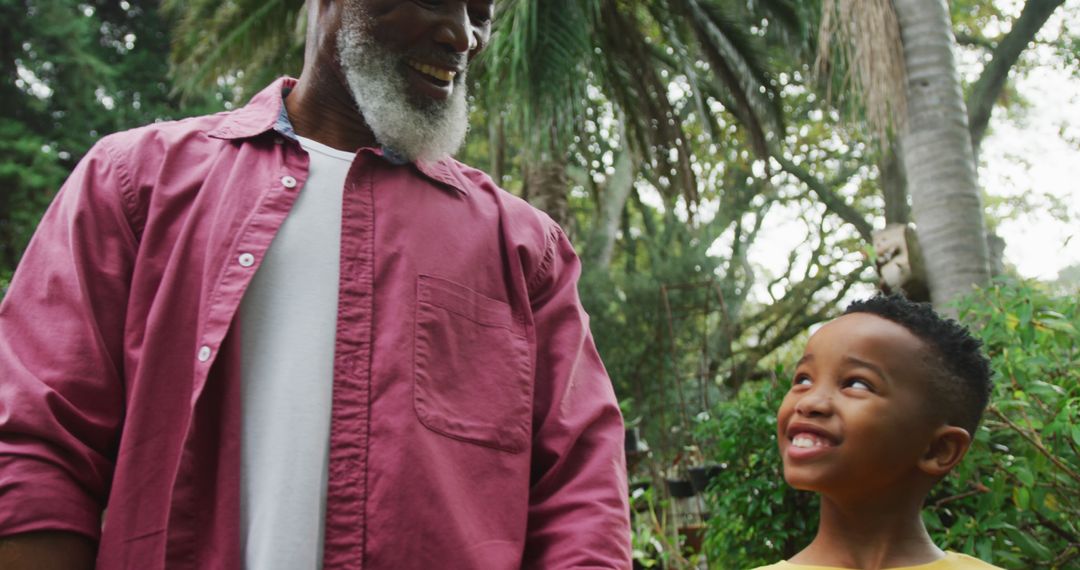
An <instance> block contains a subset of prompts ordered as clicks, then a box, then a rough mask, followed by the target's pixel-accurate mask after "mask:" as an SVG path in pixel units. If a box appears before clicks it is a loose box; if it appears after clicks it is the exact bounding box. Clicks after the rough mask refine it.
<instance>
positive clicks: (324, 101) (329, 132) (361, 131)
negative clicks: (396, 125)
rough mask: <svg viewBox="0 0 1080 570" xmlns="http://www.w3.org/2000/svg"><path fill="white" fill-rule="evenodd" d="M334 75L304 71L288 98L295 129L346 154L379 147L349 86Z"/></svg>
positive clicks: (303, 135) (287, 104)
mask: <svg viewBox="0 0 1080 570" xmlns="http://www.w3.org/2000/svg"><path fill="white" fill-rule="evenodd" d="M331 75H332V74H329V73H311V72H309V70H308V69H305V70H304V73H303V74H302V75H301V76H300V79H299V81H297V83H296V87H294V88H293V90H292V91H291V92H290V93H289V95H288V96H287V97H286V98H285V108H286V110H287V111H288V113H289V122H290V123H292V127H293V130H294V131H295V132H296V134H298V135H300V136H302V137H304V138H308V139H311V140H313V141H316V142H319V143H322V144H324V145H326V146H329V147H331V148H336V149H338V150H343V151H346V152H356V151H357V150H358V149H360V148H363V147H372V146H377V144H378V143H377V142H376V140H375V135H374V134H372V132H371V128H370V127H368V125H367V122H365V121H364V117H363V116H362V115H361V114H360V111H359V110H357V108H356V103H355V101H354V100H353V98H352V94H351V93H350V91H349V89H348V87H346V86H345V84H344V83H343V81H340V80H339V79H340V78H336V77H331Z"/></svg>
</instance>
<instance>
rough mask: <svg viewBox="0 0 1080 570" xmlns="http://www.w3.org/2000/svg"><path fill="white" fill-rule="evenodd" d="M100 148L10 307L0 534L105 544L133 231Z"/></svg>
mask: <svg viewBox="0 0 1080 570" xmlns="http://www.w3.org/2000/svg"><path fill="white" fill-rule="evenodd" d="M125 179H126V178H125V176H124V171H123V169H122V168H121V163H119V162H118V161H117V160H115V159H114V157H113V156H112V153H111V152H110V151H109V149H108V146H107V144H106V142H104V141H103V142H100V143H98V145H96V146H95V147H94V148H93V149H91V151H90V152H89V153H88V154H87V155H86V157H85V158H84V159H83V160H82V161H81V162H80V163H79V165H78V166H77V167H76V168H75V170H74V172H73V173H72V174H71V176H70V177H69V178H68V180H67V182H66V183H65V184H64V186H63V187H62V188H61V190H60V192H59V193H58V194H57V197H56V199H55V200H54V202H53V204H52V205H51V206H50V208H49V210H48V211H47V212H46V214H45V217H44V218H43V219H42V221H41V224H40V225H39V226H38V229H37V231H36V233H35V234H34V237H33V239H32V240H31V242H30V245H29V247H28V248H27V250H26V252H25V254H24V257H23V259H22V262H21V263H20V265H19V268H18V270H17V271H16V272H15V276H14V278H13V279H12V282H11V287H10V288H9V290H8V292H7V294H6V296H5V298H4V300H3V302H2V304H0V536H7V535H12V534H18V533H23V532H30V531H40V530H54V531H68V532H75V533H79V534H82V535H85V536H88V537H90V538H92V539H97V538H98V537H99V534H100V529H101V513H102V509H103V505H104V503H105V499H106V497H107V494H108V489H109V485H110V482H111V477H112V471H113V465H114V461H115V454H116V446H117V439H118V433H119V428H120V425H121V422H122V418H123V413H124V388H123V383H122V366H123V364H122V362H123V330H124V317H125V308H126V306H127V299H128V292H129V287H130V274H131V270H132V266H133V260H134V256H135V250H136V243H137V242H136V238H135V233H134V231H133V230H132V229H131V226H130V224H129V223H128V219H130V218H129V217H128V216H127V215H126V214H125V207H124V205H125V203H124V200H123V195H124V194H123V191H122V188H121V183H122V182H123V181H124V180H125Z"/></svg>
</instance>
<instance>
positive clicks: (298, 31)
mask: <svg viewBox="0 0 1080 570" xmlns="http://www.w3.org/2000/svg"><path fill="white" fill-rule="evenodd" d="M303 6H304V1H303V0H227V1H225V2H220V1H214V0H164V1H163V3H162V7H163V9H165V10H166V11H167V13H169V14H173V15H175V16H177V17H178V18H179V21H178V22H177V25H176V29H175V33H174V42H173V51H172V62H173V75H174V77H175V80H176V84H177V90H178V91H179V92H180V93H181V94H190V93H194V92H196V91H199V90H200V89H202V88H204V87H206V86H207V85H210V84H212V83H214V82H215V81H217V79H218V78H219V77H223V76H227V75H233V76H239V78H240V82H241V84H242V86H245V87H249V90H250V88H251V87H257V86H258V85H261V83H262V82H263V81H265V79H266V77H267V76H275V75H281V74H285V73H296V72H298V71H299V63H298V62H299V61H301V57H302V56H301V54H302V49H303V40H304V37H303V25H302V23H303V22H302V18H303V16H304V14H305V10H303ZM256 81H258V83H256Z"/></svg>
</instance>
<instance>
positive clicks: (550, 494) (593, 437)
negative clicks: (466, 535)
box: [524, 227, 630, 570]
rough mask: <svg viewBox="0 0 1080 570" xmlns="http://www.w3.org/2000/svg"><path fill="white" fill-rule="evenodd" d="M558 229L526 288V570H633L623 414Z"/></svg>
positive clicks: (573, 258) (574, 262)
mask: <svg viewBox="0 0 1080 570" xmlns="http://www.w3.org/2000/svg"><path fill="white" fill-rule="evenodd" d="M579 274H580V263H579V261H578V258H577V255H576V254H575V253H574V250H573V247H572V246H571V245H570V242H569V241H568V240H567V239H566V236H565V235H564V234H563V232H562V231H561V230H559V229H558V228H557V227H556V228H554V229H553V231H552V233H551V237H550V239H549V249H548V255H547V257H546V258H545V260H544V264H543V266H542V268H541V271H540V272H539V273H538V276H537V277H536V278H534V279H533V281H534V282H533V283H530V294H531V296H532V305H533V316H534V323H535V327H536V344H537V371H536V391H535V393H536V396H535V398H536V401H535V406H534V410H535V417H534V430H533V433H534V435H533V473H532V485H531V488H530V493H529V522H528V533H527V537H526V550H525V558H524V567H525V568H538V569H540V568H542V569H545V570H553V569H557V568H619V569H623V568H627V569H628V568H630V521H629V514H630V509H629V506H628V504H627V502H628V498H627V497H628V493H627V483H626V463H625V458H624V451H623V438H624V436H625V432H624V429H623V423H622V416H621V415H620V413H619V406H618V402H617V401H616V399H615V393H614V391H613V389H612V386H611V381H610V380H609V379H608V376H607V372H606V371H605V370H604V366H603V364H602V363H601V362H600V357H599V355H598V354H597V352H596V347H595V346H594V344H593V341H592V336H591V334H590V333H589V326H588V316H587V315H586V314H585V311H584V310H583V309H582V308H581V302H580V300H579V298H578V293H577V279H578V275H579Z"/></svg>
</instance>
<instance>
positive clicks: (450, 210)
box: [0, 79, 630, 570]
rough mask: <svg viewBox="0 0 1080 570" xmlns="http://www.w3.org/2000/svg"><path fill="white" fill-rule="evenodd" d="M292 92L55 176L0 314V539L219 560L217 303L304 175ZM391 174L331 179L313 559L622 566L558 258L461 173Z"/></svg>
mask: <svg viewBox="0 0 1080 570" xmlns="http://www.w3.org/2000/svg"><path fill="white" fill-rule="evenodd" d="M294 83H295V82H294V81H293V80H291V79H284V80H281V81H278V82H276V83H275V84H273V85H271V86H270V87H268V88H266V89H265V90H263V91H262V92H261V93H259V94H258V95H256V96H255V98H254V99H253V100H252V101H251V103H250V104H249V105H248V106H246V107H244V108H242V109H240V110H237V111H235V112H230V113H222V114H218V115H213V116H208V117H198V118H193V119H188V120H185V121H179V122H173V123H162V124H157V125H152V126H148V127H144V128H140V129H135V130H132V131H127V132H124V133H119V134H115V135H111V136H109V137H106V138H105V139H103V140H102V141H100V142H99V143H98V144H97V145H96V146H95V147H94V148H93V149H92V150H91V151H90V152H89V153H88V154H87V156H86V157H85V158H84V159H83V161H82V162H81V163H80V164H79V166H78V167H77V168H76V169H75V171H74V172H73V173H72V175H71V177H70V178H69V179H68V181H67V182H66V183H65V185H64V187H63V188H62V190H61V191H60V193H59V195H58V196H57V198H56V201H55V202H54V204H53V205H52V207H51V208H50V209H49V211H48V213H47V214H46V216H45V218H44V219H43V220H42V223H41V225H40V227H39V228H38V231H37V234H36V235H35V237H34V239H33V240H32V242H31V244H30V247H29V248H28V249H27V251H26V254H25V257H24V258H23V261H22V264H21V265H20V267H19V270H18V271H17V272H16V275H15V277H14V279H13V281H12V283H11V288H10V290H9V291H8V294H7V297H6V298H5V299H4V302H3V304H2V305H0V536H3V535H10V534H16V533H22V532H28V531H35V530H47V529H51V530H68V531H73V532H76V533H80V534H84V535H86V536H89V537H93V538H99V539H100V552H99V554H98V568H104V569H110V570H111V569H119V568H129V569H137V570H154V569H159V568H165V567H168V568H170V569H173V568H185V569H187V568H190V569H198V570H207V569H231V568H240V567H241V566H242V561H241V551H240V539H239V526H240V525H239V486H240V440H241V434H240V425H241V421H240V413H241V408H242V402H241V401H240V393H241V391H240V372H239V362H240V343H239V338H238V335H239V334H240V331H239V330H237V329H238V327H237V326H236V320H237V308H238V306H239V304H240V299H241V297H242V296H243V294H244V290H245V288H246V287H247V285H248V283H249V282H250V280H251V277H252V275H253V274H254V272H255V271H256V270H257V269H258V266H259V262H260V261H261V260H262V257H263V254H264V253H265V252H266V250H267V247H268V246H269V244H270V241H271V240H272V239H273V237H274V234H275V232H277V230H278V228H279V227H280V225H281V223H282V221H283V220H284V219H285V217H286V216H287V215H288V213H289V209H290V208H291V206H292V204H293V202H294V201H295V199H296V197H297V195H298V192H300V191H302V189H303V187H304V181H305V179H306V177H307V168H308V157H307V154H306V153H305V152H304V151H303V150H302V149H301V148H300V146H299V144H298V143H297V142H296V141H295V140H294V139H292V138H291V137H290V136H289V135H288V133H289V132H291V130H290V128H289V127H288V124H287V121H284V122H282V121H279V116H280V114H281V109H282V98H281V93H282V90H283V89H289V88H291V87H292V85H294ZM391 158H392V157H389V156H384V155H383V153H382V152H381V151H380V150H376V149H360V151H359V152H358V154H357V157H356V159H355V161H354V162H353V164H352V166H351V168H350V171H349V176H348V180H347V182H346V186H345V194H344V204H343V222H342V225H343V227H342V230H343V231H342V243H341V281H340V285H339V287H340V293H339V303H338V305H339V309H338V320H337V340H336V346H335V365H334V402H333V411H332V420H331V443H330V475H329V477H330V479H329V486H328V497H327V519H326V541H325V558H324V560H325V564H324V567H325V568H327V569H331V568H334V569H336V568H350V569H359V568H369V569H384V568H386V569H407V568H424V569H428V568H447V569H455V570H456V569H468V568H482V569H484V570H496V569H504V568H505V569H510V568H519V567H527V568H544V569H552V568H570V567H574V568H586V567H587V568H629V567H630V561H629V559H630V553H629V539H630V531H629V523H628V508H627V499H626V476H625V472H624V463H623V454H622V436H623V429H622V422H621V418H620V416H619V410H618V406H617V404H616V401H615V397H614V393H613V391H612V388H611V383H610V381H609V380H608V378H607V376H606V373H605V371H604V368H603V365H602V364H601V362H600V359H599V357H598V356H597V353H596V350H595V348H594V346H593V342H592V339H591V337H590V334H589V331H588V317H587V315H586V314H585V313H584V311H583V310H582V308H581V305H580V302H579V299H578V296H577V291H576V283H577V277H578V274H579V264H578V260H577V257H576V256H575V254H574V251H573V249H572V248H571V246H570V244H569V243H568V242H567V240H566V237H565V236H564V235H563V233H562V231H561V230H560V229H559V228H558V226H557V225H556V224H554V223H553V222H552V221H551V220H550V219H549V218H548V217H546V216H544V215H543V214H541V213H539V212H537V211H536V210H534V209H533V208H531V207H530V206H528V205H527V204H526V203H525V202H523V201H521V200H519V199H517V198H515V197H513V196H511V195H510V194H507V193H506V192H504V191H502V190H500V189H498V188H497V187H496V186H495V185H494V184H493V183H492V182H491V180H490V179H489V178H488V177H487V176H486V175H484V174H483V173H481V172H479V171H477V170H473V169H470V168H468V167H466V166H464V165H462V164H460V163H458V162H456V161H453V160H450V159H447V160H444V161H441V162H437V163H428V164H419V165H414V164H401V163H400V161H395V160H392V159H391ZM282 492H283V493H287V492H288V489H282ZM103 508H104V509H107V510H106V514H105V516H104V519H103V518H102V510H103ZM102 521H104V522H102Z"/></svg>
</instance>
